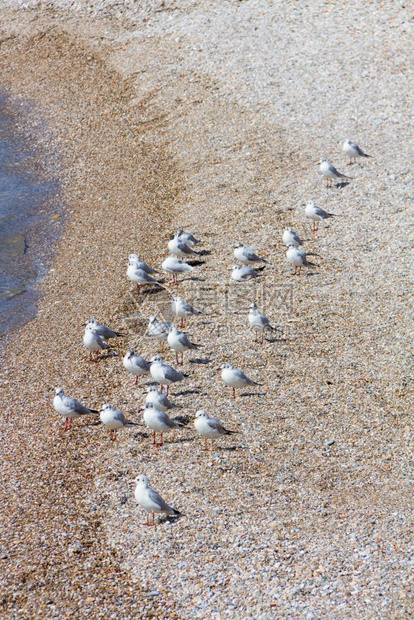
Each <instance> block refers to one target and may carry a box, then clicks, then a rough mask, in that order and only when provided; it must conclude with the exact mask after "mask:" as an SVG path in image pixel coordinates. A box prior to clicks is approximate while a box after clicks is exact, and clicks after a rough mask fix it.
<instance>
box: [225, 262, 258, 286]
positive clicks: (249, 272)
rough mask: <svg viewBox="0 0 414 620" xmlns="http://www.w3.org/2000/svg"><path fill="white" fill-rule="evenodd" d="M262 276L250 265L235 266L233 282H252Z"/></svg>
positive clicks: (232, 274) (232, 273) (232, 276)
mask: <svg viewBox="0 0 414 620" xmlns="http://www.w3.org/2000/svg"><path fill="white" fill-rule="evenodd" d="M259 275H260V274H259V273H258V270H257V269H253V267H250V266H249V265H243V267H240V265H234V267H233V271H232V272H231V278H232V280H235V282H245V280H252V279H253V278H257V277H258V276H259Z"/></svg>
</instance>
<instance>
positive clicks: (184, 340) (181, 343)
mask: <svg viewBox="0 0 414 620" xmlns="http://www.w3.org/2000/svg"><path fill="white" fill-rule="evenodd" d="M168 344H169V345H170V348H171V349H172V350H173V351H174V352H175V360H176V362H177V364H178V365H180V364H181V366H182V365H183V363H184V361H183V356H184V351H190V350H192V349H199V348H200V345H199V344H195V343H194V342H191V341H190V340H189V338H188V336H187V335H186V334H185V333H184V332H180V331H178V329H177V328H176V327H171V329H170V333H169V334H168ZM179 353H181V362H180V361H179V358H178V354H179Z"/></svg>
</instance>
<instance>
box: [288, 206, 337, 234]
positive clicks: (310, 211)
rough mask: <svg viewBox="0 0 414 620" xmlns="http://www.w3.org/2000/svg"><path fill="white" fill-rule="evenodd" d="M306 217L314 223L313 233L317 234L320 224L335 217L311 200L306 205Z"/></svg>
mask: <svg viewBox="0 0 414 620" xmlns="http://www.w3.org/2000/svg"><path fill="white" fill-rule="evenodd" d="M305 215H306V217H308V218H309V219H310V220H312V222H313V225H312V232H316V231H317V230H318V222H323V220H327V219H328V218H330V217H335V214H334V213H327V212H326V211H324V210H323V209H321V207H318V205H316V204H315V203H314V202H313V200H309V201H308V202H307V203H306V206H305ZM292 245H294V244H292Z"/></svg>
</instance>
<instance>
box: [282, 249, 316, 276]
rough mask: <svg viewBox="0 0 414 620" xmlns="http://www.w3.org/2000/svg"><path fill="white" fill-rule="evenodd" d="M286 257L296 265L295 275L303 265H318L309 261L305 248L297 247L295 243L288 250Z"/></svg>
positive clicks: (293, 273)
mask: <svg viewBox="0 0 414 620" xmlns="http://www.w3.org/2000/svg"><path fill="white" fill-rule="evenodd" d="M286 258H287V260H288V262H289V263H290V264H291V265H293V266H294V267H295V271H293V272H292V275H293V276H297V275H299V274H300V270H301V269H302V267H317V265H315V264H314V263H310V262H309V261H308V259H307V258H306V252H305V250H302V249H301V248H295V246H293V245H291V246H290V247H288V249H287V250H286ZM298 270H299V271H298Z"/></svg>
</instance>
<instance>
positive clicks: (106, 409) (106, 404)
mask: <svg viewBox="0 0 414 620" xmlns="http://www.w3.org/2000/svg"><path fill="white" fill-rule="evenodd" d="M102 409H103V410H104V411H108V409H112V407H111V405H110V404H109V403H105V404H104V406H103V407H102Z"/></svg>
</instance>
